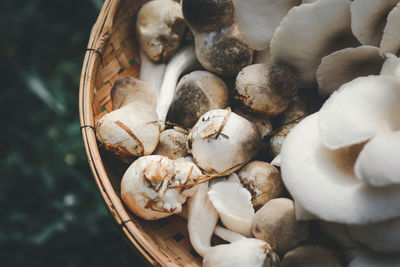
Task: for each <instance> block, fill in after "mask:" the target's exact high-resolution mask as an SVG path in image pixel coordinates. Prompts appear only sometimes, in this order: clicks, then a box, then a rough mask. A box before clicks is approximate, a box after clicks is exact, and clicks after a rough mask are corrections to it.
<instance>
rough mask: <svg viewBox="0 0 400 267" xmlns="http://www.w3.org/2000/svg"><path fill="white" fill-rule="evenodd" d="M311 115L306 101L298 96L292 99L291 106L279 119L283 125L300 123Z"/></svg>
mask: <svg viewBox="0 0 400 267" xmlns="http://www.w3.org/2000/svg"><path fill="white" fill-rule="evenodd" d="M308 114H310V112H309V110H308V106H307V103H306V102H305V100H304V99H303V98H302V97H300V96H298V95H296V96H294V97H293V98H292V101H291V102H290V104H289V106H288V107H287V108H286V109H285V111H283V112H282V113H281V114H280V115H279V117H280V122H281V123H282V124H287V123H290V122H294V121H300V120H301V119H302V118H303V117H305V116H306V115H308Z"/></svg>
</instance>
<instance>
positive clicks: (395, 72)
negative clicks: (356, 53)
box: [380, 53, 400, 78]
mask: <svg viewBox="0 0 400 267" xmlns="http://www.w3.org/2000/svg"><path fill="white" fill-rule="evenodd" d="M385 56H386V60H385V62H384V63H383V66H382V69H381V73H380V75H392V76H394V77H397V78H400V59H399V58H398V57H396V56H395V55H393V54H390V53H386V54H385Z"/></svg>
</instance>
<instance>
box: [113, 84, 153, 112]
mask: <svg viewBox="0 0 400 267" xmlns="http://www.w3.org/2000/svg"><path fill="white" fill-rule="evenodd" d="M110 96H111V102H112V109H113V110H116V109H118V108H121V107H123V106H125V105H127V104H129V103H132V102H135V101H140V102H143V103H147V104H149V105H150V106H151V107H152V108H153V109H155V108H156V106H157V95H156V92H155V90H154V89H153V88H152V87H150V86H149V85H148V84H147V83H145V82H143V81H141V80H138V79H135V78H133V77H122V78H119V79H118V80H116V81H115V83H114V84H113V86H112V87H111V92H110Z"/></svg>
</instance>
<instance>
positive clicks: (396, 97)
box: [319, 75, 400, 149]
mask: <svg viewBox="0 0 400 267" xmlns="http://www.w3.org/2000/svg"><path fill="white" fill-rule="evenodd" d="M399 88H400V79H398V78H396V77H392V76H389V75H382V76H368V77H360V78H357V79H355V80H353V81H351V82H349V83H346V84H344V85H343V86H342V87H341V88H340V89H339V90H338V91H336V92H335V93H334V94H332V95H331V97H330V98H329V99H328V100H327V101H326V102H325V104H324V105H323V107H322V108H321V111H320V115H319V116H320V123H319V124H320V125H319V130H320V132H321V138H322V141H323V143H324V145H326V146H327V147H329V148H331V149H335V148H340V147H344V146H348V145H352V144H356V143H360V142H363V141H366V140H368V139H370V138H372V137H374V136H375V135H377V134H379V133H384V132H390V131H397V130H400V116H398V114H400V105H399V104H398V103H399V102H400V89H399ZM354 101H357V102H356V104H355V102H354Z"/></svg>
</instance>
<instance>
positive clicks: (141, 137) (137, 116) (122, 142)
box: [96, 102, 160, 162]
mask: <svg viewBox="0 0 400 267" xmlns="http://www.w3.org/2000/svg"><path fill="white" fill-rule="evenodd" d="M96 136H97V139H98V140H99V142H100V143H101V144H103V145H104V147H105V148H106V149H107V150H111V151H113V152H114V153H115V154H116V155H118V156H120V157H121V158H122V159H124V160H125V161H128V162H131V161H132V160H133V159H134V158H135V157H140V156H143V155H150V154H151V153H152V152H153V151H154V149H155V148H156V146H157V144H158V141H159V137H160V129H159V125H158V123H157V114H156V113H155V111H154V109H153V107H152V106H150V105H149V104H147V103H144V102H131V103H129V104H127V105H125V106H123V107H122V108H119V109H117V110H114V111H112V112H110V113H108V114H106V115H104V116H103V117H102V118H100V119H99V120H98V121H97V122H96Z"/></svg>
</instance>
